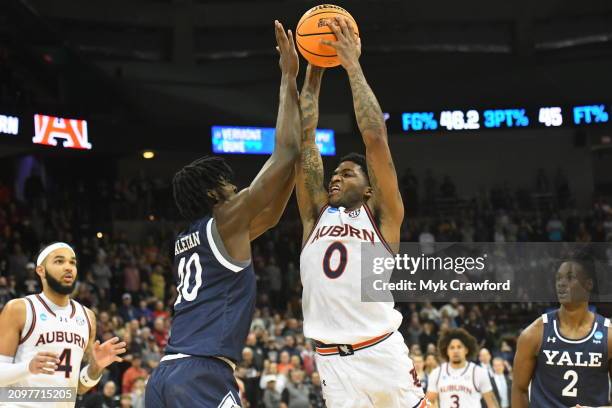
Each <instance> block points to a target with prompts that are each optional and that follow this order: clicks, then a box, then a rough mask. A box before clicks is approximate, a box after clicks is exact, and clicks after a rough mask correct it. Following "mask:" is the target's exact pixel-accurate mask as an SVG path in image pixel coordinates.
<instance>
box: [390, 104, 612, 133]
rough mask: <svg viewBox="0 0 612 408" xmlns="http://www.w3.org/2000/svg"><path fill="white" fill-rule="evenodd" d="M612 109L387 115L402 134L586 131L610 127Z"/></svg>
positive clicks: (603, 106)
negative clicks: (562, 129)
mask: <svg viewBox="0 0 612 408" xmlns="http://www.w3.org/2000/svg"><path fill="white" fill-rule="evenodd" d="M611 108H612V105H611V104H605V103H594V104H586V105H573V106H555V105H548V106H540V107H536V108H525V107H509V108H493V109H476V108H475V109H465V110H461V109H444V110H440V111H416V112H402V113H399V114H393V113H391V114H387V118H388V120H387V125H388V126H389V128H390V130H392V131H394V132H401V133H419V132H439V131H444V132H447V131H453V132H454V131H459V130H479V129H482V130H484V129H487V130H488V129H537V128H556V127H583V126H596V125H606V124H608V125H609V124H610V112H611V110H612V109H611Z"/></svg>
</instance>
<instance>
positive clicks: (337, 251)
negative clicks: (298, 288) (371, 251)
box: [300, 205, 402, 344]
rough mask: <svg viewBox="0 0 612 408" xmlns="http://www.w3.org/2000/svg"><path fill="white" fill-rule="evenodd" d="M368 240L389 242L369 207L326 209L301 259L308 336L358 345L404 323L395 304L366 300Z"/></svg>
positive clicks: (306, 334) (305, 330)
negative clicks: (363, 287) (363, 268)
mask: <svg viewBox="0 0 612 408" xmlns="http://www.w3.org/2000/svg"><path fill="white" fill-rule="evenodd" d="M364 242H365V243H371V244H376V243H378V244H377V245H378V246H379V247H380V246H382V245H384V246H387V244H386V243H385V242H384V240H383V239H382V236H381V235H380V232H379V231H378V228H377V226H376V224H375V222H374V220H373V217H372V214H371V213H370V210H369V208H368V207H367V205H363V206H361V207H360V208H358V209H355V210H352V211H348V212H347V211H346V210H345V208H344V207H339V208H334V207H329V206H325V207H324V208H323V209H322V212H321V215H320V216H319V219H318V221H317V223H316V225H315V227H314V229H313V231H312V232H311V234H310V236H309V237H308V240H307V241H306V243H305V245H304V248H303V249H302V254H301V257H300V275H301V278H302V286H303V288H304V291H303V296H302V308H303V311H304V335H305V336H306V337H308V338H312V339H315V340H318V341H320V342H322V343H326V344H355V343H359V342H362V341H366V340H369V339H371V338H373V337H376V336H380V335H382V334H385V333H390V332H393V331H395V330H397V328H398V327H399V326H400V324H401V322H402V315H401V313H400V312H398V311H397V310H395V309H394V303H393V302H362V301H361V280H362V276H361V251H362V243H364ZM386 255H389V253H388V252H387V253H386Z"/></svg>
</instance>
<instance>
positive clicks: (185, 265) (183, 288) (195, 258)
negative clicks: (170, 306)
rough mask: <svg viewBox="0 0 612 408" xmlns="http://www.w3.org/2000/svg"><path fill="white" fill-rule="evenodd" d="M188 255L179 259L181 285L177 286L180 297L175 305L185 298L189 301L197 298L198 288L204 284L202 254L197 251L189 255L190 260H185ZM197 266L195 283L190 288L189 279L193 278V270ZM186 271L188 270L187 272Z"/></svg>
mask: <svg viewBox="0 0 612 408" xmlns="http://www.w3.org/2000/svg"><path fill="white" fill-rule="evenodd" d="M185 258H186V257H182V258H181V260H180V261H179V266H178V275H179V281H180V282H179V285H178V287H177V288H176V290H177V292H178V297H177V298H176V302H174V306H176V305H178V304H179V303H181V302H182V301H183V299H185V300H186V301H188V302H191V301H192V300H195V298H196V297H198V290H199V289H200V287H201V286H202V264H201V263H200V255H198V253H197V252H195V253H193V255H191V256H190V257H189V260H187V261H185ZM193 268H195V271H194V272H195V285H193V288H191V290H189V280H190V279H191V271H192V269H193ZM185 271H186V272H185Z"/></svg>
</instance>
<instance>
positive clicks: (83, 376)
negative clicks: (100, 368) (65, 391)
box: [79, 364, 102, 388]
mask: <svg viewBox="0 0 612 408" xmlns="http://www.w3.org/2000/svg"><path fill="white" fill-rule="evenodd" d="M88 371H89V364H87V365H86V366H85V367H83V369H82V370H81V373H80V374H79V381H80V382H81V384H83V385H84V386H85V387H87V388H91V387H93V386H94V385H96V384H97V383H98V382H100V379H101V378H102V375H100V376H99V377H98V378H96V379H95V380H94V379H92V378H91V377H90V376H89V373H88Z"/></svg>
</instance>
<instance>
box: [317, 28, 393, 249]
mask: <svg viewBox="0 0 612 408" xmlns="http://www.w3.org/2000/svg"><path fill="white" fill-rule="evenodd" d="M329 26H330V28H331V29H332V30H333V32H334V34H335V35H336V38H337V41H335V42H330V41H324V43H325V44H327V45H330V46H332V47H334V48H335V49H336V52H337V54H338V58H339V59H340V63H341V64H342V66H343V67H344V68H345V70H346V72H347V74H348V77H349V82H350V84H351V91H352V94H353V107H354V109H355V117H356V118H357V125H358V126H359V131H360V132H361V136H362V138H363V141H364V144H365V147H366V159H367V163H368V175H369V178H370V184H371V186H372V189H373V190H374V200H373V202H372V203H370V204H372V207H374V208H373V209H374V211H375V213H376V215H377V217H378V219H379V220H380V223H381V225H380V227H381V231H382V233H383V235H384V238H385V239H386V240H387V241H389V242H393V243H395V242H398V241H399V225H400V224H401V223H402V221H403V219H404V205H403V203H402V197H401V194H400V191H399V186H398V182H397V174H396V171H395V166H394V164H393V157H392V156H391V150H390V149H389V143H388V138H387V128H386V125H385V119H384V116H383V112H382V109H381V108H380V105H379V103H378V100H377V99H376V96H375V95H374V92H373V91H372V88H370V85H368V82H367V81H366V78H365V75H364V73H363V70H362V68H361V65H360V63H359V57H360V55H361V40H360V39H359V37H358V36H357V34H356V33H355V32H354V30H353V29H352V27H350V23H349V21H348V20H347V19H346V18H339V19H337V20H335V21H334V22H330V23H329Z"/></svg>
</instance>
